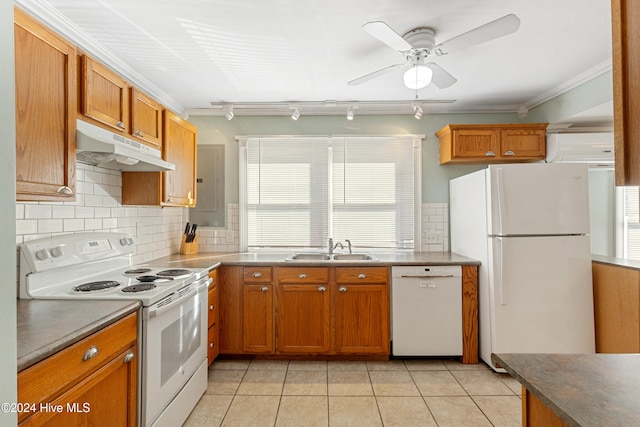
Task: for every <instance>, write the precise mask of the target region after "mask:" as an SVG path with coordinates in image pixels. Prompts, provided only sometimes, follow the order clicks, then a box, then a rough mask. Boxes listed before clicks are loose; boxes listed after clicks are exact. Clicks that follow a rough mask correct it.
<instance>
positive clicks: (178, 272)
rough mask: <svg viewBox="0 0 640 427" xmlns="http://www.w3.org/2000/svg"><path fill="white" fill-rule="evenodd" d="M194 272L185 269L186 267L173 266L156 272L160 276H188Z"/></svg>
mask: <svg viewBox="0 0 640 427" xmlns="http://www.w3.org/2000/svg"><path fill="white" fill-rule="evenodd" d="M190 274H192V272H191V271H189V270H185V269H184V268H172V269H169V270H162V271H159V272H157V273H156V275H158V276H166V277H178V276H188V275H190Z"/></svg>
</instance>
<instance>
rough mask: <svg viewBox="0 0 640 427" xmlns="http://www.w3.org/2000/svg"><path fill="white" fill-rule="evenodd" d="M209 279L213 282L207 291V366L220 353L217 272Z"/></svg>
mask: <svg viewBox="0 0 640 427" xmlns="http://www.w3.org/2000/svg"><path fill="white" fill-rule="evenodd" d="M209 278H210V279H211V280H213V282H211V284H210V285H209V291H208V301H207V302H208V306H209V311H208V315H207V318H208V325H209V329H208V333H207V337H208V339H207V342H208V347H207V360H208V362H209V365H211V364H212V363H213V361H214V360H215V358H216V357H218V354H219V353H220V339H219V332H218V328H219V324H220V321H219V311H220V309H219V307H218V271H217V270H213V271H211V272H210V273H209Z"/></svg>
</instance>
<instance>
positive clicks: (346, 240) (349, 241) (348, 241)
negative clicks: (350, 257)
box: [344, 239, 352, 253]
mask: <svg viewBox="0 0 640 427" xmlns="http://www.w3.org/2000/svg"><path fill="white" fill-rule="evenodd" d="M344 241H345V242H347V245H349V253H352V252H351V240H349V239H345V240H344Z"/></svg>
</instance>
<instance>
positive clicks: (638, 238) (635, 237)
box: [622, 187, 640, 259]
mask: <svg viewBox="0 0 640 427" xmlns="http://www.w3.org/2000/svg"><path fill="white" fill-rule="evenodd" d="M638 188H639V187H623V192H624V214H623V218H624V221H623V226H624V234H623V235H624V244H623V245H622V246H623V251H624V253H623V254H622V257H623V258H629V259H640V197H639V190H638Z"/></svg>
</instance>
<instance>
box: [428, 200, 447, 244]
mask: <svg viewBox="0 0 640 427" xmlns="http://www.w3.org/2000/svg"><path fill="white" fill-rule="evenodd" d="M421 227H422V247H421V250H422V251H423V252H443V251H445V252H446V251H449V204H448V203H423V204H422V224H421Z"/></svg>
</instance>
